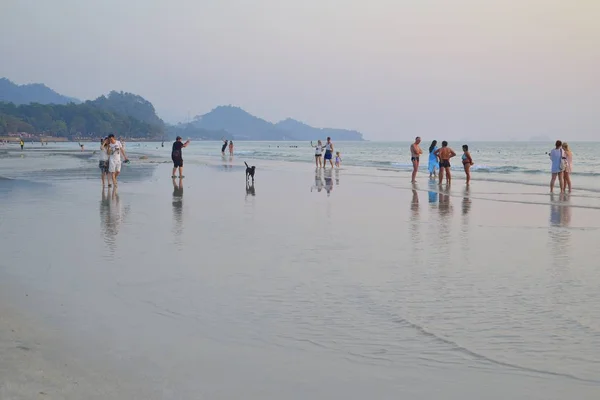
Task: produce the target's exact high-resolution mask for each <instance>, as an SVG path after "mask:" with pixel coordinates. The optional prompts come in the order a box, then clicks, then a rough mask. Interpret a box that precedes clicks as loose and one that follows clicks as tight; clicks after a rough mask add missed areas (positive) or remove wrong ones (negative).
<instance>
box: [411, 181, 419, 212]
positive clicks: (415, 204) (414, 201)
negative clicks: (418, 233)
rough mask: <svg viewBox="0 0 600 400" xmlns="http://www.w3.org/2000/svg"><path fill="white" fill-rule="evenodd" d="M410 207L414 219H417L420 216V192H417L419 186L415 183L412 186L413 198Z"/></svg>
mask: <svg viewBox="0 0 600 400" xmlns="http://www.w3.org/2000/svg"><path fill="white" fill-rule="evenodd" d="M410 209H411V211H412V219H415V218H416V217H418V216H419V192H417V187H416V186H415V185H413V186H412V200H411V202H410Z"/></svg>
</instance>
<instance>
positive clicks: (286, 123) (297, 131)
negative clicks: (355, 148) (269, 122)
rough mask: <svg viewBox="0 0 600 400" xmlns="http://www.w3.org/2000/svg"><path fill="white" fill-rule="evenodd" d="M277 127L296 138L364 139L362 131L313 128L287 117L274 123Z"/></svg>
mask: <svg viewBox="0 0 600 400" xmlns="http://www.w3.org/2000/svg"><path fill="white" fill-rule="evenodd" d="M275 126H276V127H277V128H279V129H282V130H285V131H287V132H290V134H292V135H293V136H294V137H295V138H296V139H297V140H317V139H325V138H326V137H328V136H329V137H331V139H332V140H353V141H360V140H364V139H363V135H362V133H360V132H358V131H352V130H347V129H335V128H313V127H312V126H310V125H307V124H305V123H303V122H300V121H296V120H295V119H292V118H287V119H285V120H283V121H280V122H278V123H276V124H275Z"/></svg>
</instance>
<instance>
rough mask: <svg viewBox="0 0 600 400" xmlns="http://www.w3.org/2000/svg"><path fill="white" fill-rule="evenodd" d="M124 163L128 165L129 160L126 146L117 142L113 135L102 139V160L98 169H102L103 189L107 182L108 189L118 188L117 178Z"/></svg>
mask: <svg viewBox="0 0 600 400" xmlns="http://www.w3.org/2000/svg"><path fill="white" fill-rule="evenodd" d="M121 155H122V157H121ZM122 162H125V163H128V162H129V160H128V159H127V154H126V153H125V146H123V144H122V143H121V141H120V140H117V138H115V135H113V134H112V133H111V134H110V135H108V136H107V137H105V138H103V139H100V160H99V162H98V167H99V168H100V174H101V178H102V187H104V185H105V183H106V182H105V180H108V187H111V186H113V185H114V187H115V188H116V187H117V178H118V177H119V174H120V173H121V163H122ZM111 182H112V184H111Z"/></svg>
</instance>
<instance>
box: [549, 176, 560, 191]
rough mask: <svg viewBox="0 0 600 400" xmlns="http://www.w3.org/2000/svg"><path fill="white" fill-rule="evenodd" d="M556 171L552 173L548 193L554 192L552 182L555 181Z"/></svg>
mask: <svg viewBox="0 0 600 400" xmlns="http://www.w3.org/2000/svg"><path fill="white" fill-rule="evenodd" d="M557 176H558V174H557V173H552V178H551V179H550V193H552V192H554V184H555V183H556V177H557Z"/></svg>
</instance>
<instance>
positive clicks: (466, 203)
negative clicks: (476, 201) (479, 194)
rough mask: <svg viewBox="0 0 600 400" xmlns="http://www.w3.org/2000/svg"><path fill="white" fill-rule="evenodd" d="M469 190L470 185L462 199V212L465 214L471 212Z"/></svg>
mask: <svg viewBox="0 0 600 400" xmlns="http://www.w3.org/2000/svg"><path fill="white" fill-rule="evenodd" d="M469 192H470V189H469V186H467V187H465V191H464V194H463V199H462V213H463V215H465V216H466V215H467V214H468V213H469V211H471V197H470V196H469Z"/></svg>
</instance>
